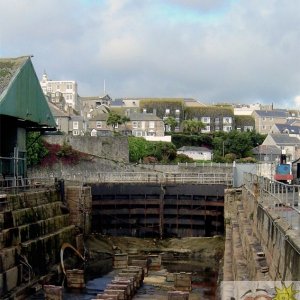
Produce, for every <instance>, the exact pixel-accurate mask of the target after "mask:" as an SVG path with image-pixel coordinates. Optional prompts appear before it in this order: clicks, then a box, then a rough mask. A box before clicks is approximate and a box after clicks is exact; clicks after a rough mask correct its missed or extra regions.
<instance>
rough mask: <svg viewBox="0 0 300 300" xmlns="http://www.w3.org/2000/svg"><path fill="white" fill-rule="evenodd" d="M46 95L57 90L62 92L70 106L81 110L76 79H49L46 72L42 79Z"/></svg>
mask: <svg viewBox="0 0 300 300" xmlns="http://www.w3.org/2000/svg"><path fill="white" fill-rule="evenodd" d="M40 84H41V87H42V90H43V92H44V94H45V95H47V94H52V93H56V92H60V93H62V95H63V97H64V99H65V101H66V103H67V105H68V106H70V107H72V108H73V109H74V110H76V111H80V106H79V97H78V89H77V82H76V81H74V80H63V81H58V80H49V79H48V76H47V74H46V73H44V74H43V77H42V80H41V81H40Z"/></svg>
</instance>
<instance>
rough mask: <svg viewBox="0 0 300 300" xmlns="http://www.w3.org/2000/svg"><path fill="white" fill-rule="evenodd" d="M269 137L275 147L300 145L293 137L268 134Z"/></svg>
mask: <svg viewBox="0 0 300 300" xmlns="http://www.w3.org/2000/svg"><path fill="white" fill-rule="evenodd" d="M269 135H270V137H271V138H272V139H273V140H274V142H275V143H276V144H277V145H300V140H299V139H298V138H297V137H294V136H289V135H287V134H280V133H270V134H269Z"/></svg>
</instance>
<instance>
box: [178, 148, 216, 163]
mask: <svg viewBox="0 0 300 300" xmlns="http://www.w3.org/2000/svg"><path fill="white" fill-rule="evenodd" d="M177 154H184V155H186V156H188V157H190V158H192V159H194V160H211V159H212V150H211V149H208V148H206V147H195V146H183V147H181V148H179V149H177Z"/></svg>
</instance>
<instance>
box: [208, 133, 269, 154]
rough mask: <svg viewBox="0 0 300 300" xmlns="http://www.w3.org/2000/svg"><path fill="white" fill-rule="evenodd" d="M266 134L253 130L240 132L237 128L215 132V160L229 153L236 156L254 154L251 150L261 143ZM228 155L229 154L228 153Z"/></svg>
mask: <svg viewBox="0 0 300 300" xmlns="http://www.w3.org/2000/svg"><path fill="white" fill-rule="evenodd" d="M263 140H264V136H263V135H261V134H258V133H255V132H252V131H247V132H240V131H237V130H233V131H230V132H228V133H225V132H215V133H214V137H213V143H212V144H213V149H214V160H215V159H218V160H220V158H221V157H223V158H225V157H226V155H227V154H230V155H231V157H233V155H235V156H236V158H244V157H250V156H252V152H251V150H252V149H253V148H255V147H256V146H257V145H258V144H261V143H262V141H263ZM227 157H228V155H227Z"/></svg>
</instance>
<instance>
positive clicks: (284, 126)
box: [275, 124, 300, 134]
mask: <svg viewBox="0 0 300 300" xmlns="http://www.w3.org/2000/svg"><path fill="white" fill-rule="evenodd" d="M275 125H276V127H277V128H278V130H279V131H280V132H284V131H285V130H288V131H289V133H290V134H299V133H300V126H293V125H289V124H275Z"/></svg>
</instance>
